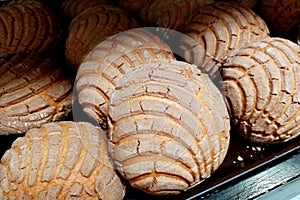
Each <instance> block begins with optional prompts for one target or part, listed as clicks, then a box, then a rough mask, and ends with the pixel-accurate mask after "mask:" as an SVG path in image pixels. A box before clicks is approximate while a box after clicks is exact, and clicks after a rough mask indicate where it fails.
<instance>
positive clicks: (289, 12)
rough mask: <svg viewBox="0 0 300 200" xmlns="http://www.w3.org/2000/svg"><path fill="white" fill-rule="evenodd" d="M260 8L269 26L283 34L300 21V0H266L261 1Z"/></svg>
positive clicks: (260, 12) (261, 14)
mask: <svg viewBox="0 0 300 200" xmlns="http://www.w3.org/2000/svg"><path fill="white" fill-rule="evenodd" d="M258 8H259V9H260V10H259V14H260V16H261V17H262V18H263V19H264V20H265V21H266V22H267V24H268V26H269V27H270V28H271V29H272V30H274V31H276V32H277V34H280V35H282V36H286V35H287V34H288V33H289V31H290V30H291V28H292V27H293V26H294V25H296V24H297V22H299V21H300V1H299V0H264V1H260V3H259V6H258Z"/></svg>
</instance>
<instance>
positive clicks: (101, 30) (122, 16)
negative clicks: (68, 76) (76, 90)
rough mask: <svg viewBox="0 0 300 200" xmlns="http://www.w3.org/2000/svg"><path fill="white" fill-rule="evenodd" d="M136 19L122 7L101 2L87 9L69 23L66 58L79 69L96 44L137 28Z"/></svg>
mask: <svg viewBox="0 0 300 200" xmlns="http://www.w3.org/2000/svg"><path fill="white" fill-rule="evenodd" d="M138 26H139V23H138V21H137V20H136V19H134V18H132V17H130V16H128V15H127V13H126V12H125V11H123V10H121V9H120V8H118V7H116V6H113V5H108V4H99V5H98V6H95V7H91V8H88V9H85V10H84V11H83V12H81V13H80V14H78V15H77V16H76V17H75V18H73V20H72V21H71V24H70V25H69V34H68V37H67V41H66V58H67V61H68V62H69V64H70V65H71V66H72V67H73V68H74V69H76V70H78V67H79V65H80V64H81V62H82V60H83V59H84V56H85V55H86V54H88V53H89V51H91V50H92V49H93V48H94V47H95V46H96V45H98V44H99V43H100V42H102V41H103V40H105V39H107V38H108V37H110V36H112V35H115V34H117V33H119V32H122V31H126V30H129V29H132V28H137V27H138Z"/></svg>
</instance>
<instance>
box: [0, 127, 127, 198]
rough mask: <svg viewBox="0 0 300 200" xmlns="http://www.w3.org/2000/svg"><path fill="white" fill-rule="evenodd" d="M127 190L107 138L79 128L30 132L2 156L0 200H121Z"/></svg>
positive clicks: (104, 135) (90, 128) (100, 131)
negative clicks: (114, 163)
mask: <svg viewBox="0 0 300 200" xmlns="http://www.w3.org/2000/svg"><path fill="white" fill-rule="evenodd" d="M124 195H125V187H124V185H123V184H122V183H121V181H120V179H119V177H118V176H117V174H116V172H115V170H114V168H113V166H112V164H111V161H110V159H109V157H108V152H107V137H106V134H105V133H104V132H103V131H102V130H101V129H100V128H97V127H95V126H93V125H91V124H89V123H83V122H77V123H75V122H57V123H48V124H45V125H43V126H42V127H41V128H34V129H30V130H29V131H28V132H27V133H26V135H25V136H24V137H19V138H17V139H16V140H15V141H14V143H13V144H12V146H11V148H10V149H9V150H7V151H6V152H5V154H4V155H3V157H2V159H1V164H0V199H3V200H6V199H28V200H33V199H38V200H45V199H53V200H54V199H57V200H59V199H66V200H71V199H91V200H92V199H93V200H94V199H107V200H121V199H123V197H124Z"/></svg>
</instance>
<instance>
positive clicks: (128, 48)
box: [76, 28, 175, 125]
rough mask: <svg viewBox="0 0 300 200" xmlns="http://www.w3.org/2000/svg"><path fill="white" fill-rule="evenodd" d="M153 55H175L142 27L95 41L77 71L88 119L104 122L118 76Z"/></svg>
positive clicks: (155, 56) (80, 95) (78, 87)
mask: <svg viewBox="0 0 300 200" xmlns="http://www.w3.org/2000/svg"><path fill="white" fill-rule="evenodd" d="M156 59H175V58H174V56H173V53H172V51H171V49H170V48H169V47H168V45H166V44H165V43H164V42H163V41H162V40H161V39H160V38H159V37H158V36H155V35H154V34H152V33H151V32H150V31H148V30H146V29H143V28H141V29H133V30H129V31H125V32H123V33H120V34H117V35H114V36H112V37H110V38H108V39H106V40H105V41H103V42H101V43H100V44H99V45H97V46H96V47H95V48H94V49H93V50H92V51H91V52H90V53H89V54H88V55H87V56H86V57H85V59H84V61H83V62H82V64H81V65H80V68H79V70H78V73H77V78H76V80H77V81H76V89H77V91H78V99H79V103H80V104H81V105H82V107H83V110H84V112H85V113H86V114H88V115H89V116H90V117H91V119H93V120H94V121H96V122H97V123H99V124H103V125H106V118H107V103H108V100H109V97H110V95H111V93H112V91H113V90H114V88H115V85H116V84H117V82H118V80H119V79H120V78H121V76H122V75H123V74H124V73H126V72H127V71H129V70H130V69H132V68H134V67H135V66H137V65H139V64H142V63H146V62H150V61H152V60H156Z"/></svg>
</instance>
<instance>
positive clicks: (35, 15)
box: [0, 0, 62, 57]
mask: <svg viewBox="0 0 300 200" xmlns="http://www.w3.org/2000/svg"><path fill="white" fill-rule="evenodd" d="M61 36H62V30H61V26H60V23H59V20H58V19H57V17H56V16H55V14H54V12H53V10H52V9H51V8H50V7H48V6H46V5H44V4H42V3H40V2H38V1H31V0H28V1H21V0H16V1H10V2H9V3H8V4H6V5H4V6H2V7H0V56H1V57H2V56H6V55H8V54H13V53H29V52H44V51H47V50H50V49H54V48H55V47H56V46H58V44H59V42H60V41H61V40H60V39H61Z"/></svg>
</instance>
